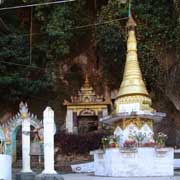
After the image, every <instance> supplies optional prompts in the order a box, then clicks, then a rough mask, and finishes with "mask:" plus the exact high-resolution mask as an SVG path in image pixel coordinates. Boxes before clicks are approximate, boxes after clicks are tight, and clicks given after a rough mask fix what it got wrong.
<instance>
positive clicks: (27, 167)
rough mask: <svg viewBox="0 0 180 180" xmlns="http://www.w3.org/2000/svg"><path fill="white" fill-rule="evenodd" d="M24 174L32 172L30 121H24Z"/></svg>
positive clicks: (27, 119)
mask: <svg viewBox="0 0 180 180" xmlns="http://www.w3.org/2000/svg"><path fill="white" fill-rule="evenodd" d="M22 172H32V170H31V162H30V119H29V118H26V119H23V120H22Z"/></svg>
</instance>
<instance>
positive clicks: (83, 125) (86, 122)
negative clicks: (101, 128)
mask: <svg viewBox="0 0 180 180" xmlns="http://www.w3.org/2000/svg"><path fill="white" fill-rule="evenodd" d="M77 119H78V133H79V134H85V133H89V132H93V131H97V130H98V116H78V117H77Z"/></svg>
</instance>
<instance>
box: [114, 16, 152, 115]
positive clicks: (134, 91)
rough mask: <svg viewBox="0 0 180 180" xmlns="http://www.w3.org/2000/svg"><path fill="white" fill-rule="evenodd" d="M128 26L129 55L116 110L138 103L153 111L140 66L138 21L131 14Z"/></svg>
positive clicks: (143, 108) (145, 109)
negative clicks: (136, 30) (137, 36)
mask: <svg viewBox="0 0 180 180" xmlns="http://www.w3.org/2000/svg"><path fill="white" fill-rule="evenodd" d="M126 27H127V30H128V40H127V56H126V64H125V69H124V76H123V81H122V83H121V86H120V89H119V93H118V96H117V98H116V101H115V105H116V112H122V111H124V110H123V105H129V109H131V108H130V104H134V105H138V110H142V111H148V112H153V111H154V110H153V109H152V108H151V104H152V102H151V98H150V96H149V94H148V91H147V89H146V86H145V83H144V81H143V78H142V73H141V70H140V67H139V62H138V55H137V41H136V35H135V27H136V22H135V21H134V19H133V17H132V16H131V15H130V17H129V19H128V22H127V25H126ZM132 110H133V109H132Z"/></svg>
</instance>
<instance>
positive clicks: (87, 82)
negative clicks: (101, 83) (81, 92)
mask: <svg viewBox="0 0 180 180" xmlns="http://www.w3.org/2000/svg"><path fill="white" fill-rule="evenodd" d="M83 87H85V88H89V87H90V84H89V78H88V75H87V74H86V77H85V81H84V85H83Z"/></svg>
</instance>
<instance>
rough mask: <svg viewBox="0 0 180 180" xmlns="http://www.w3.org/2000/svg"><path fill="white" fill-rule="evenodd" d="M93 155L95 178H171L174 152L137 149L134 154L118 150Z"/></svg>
mask: <svg viewBox="0 0 180 180" xmlns="http://www.w3.org/2000/svg"><path fill="white" fill-rule="evenodd" d="M91 154H93V155H94V168H95V175H96V176H112V177H137V176H139V177H144V176H173V175H174V167H173V160H174V150H173V148H164V149H161V150H159V151H156V149H155V148H149V147H147V148H138V149H137V151H134V152H126V151H124V152H123V151H122V150H120V149H118V148H110V149H106V150H105V152H104V153H103V151H102V150H100V151H99V150H97V151H93V153H92V152H91Z"/></svg>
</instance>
